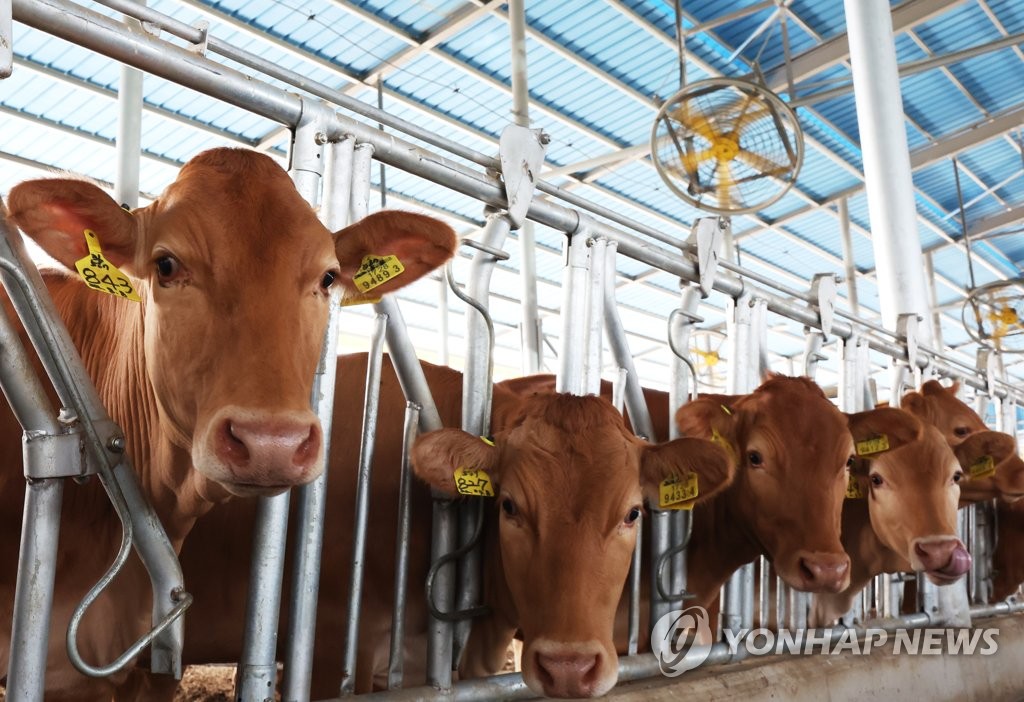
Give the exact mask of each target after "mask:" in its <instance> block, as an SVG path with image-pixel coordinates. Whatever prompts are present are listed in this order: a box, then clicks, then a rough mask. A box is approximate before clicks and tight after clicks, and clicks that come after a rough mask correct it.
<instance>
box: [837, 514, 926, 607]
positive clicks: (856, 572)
mask: <svg viewBox="0 0 1024 702" xmlns="http://www.w3.org/2000/svg"><path fill="white" fill-rule="evenodd" d="M869 499H871V498H870V497H868V498H865V499H858V500H845V501H844V502H843V526H842V534H841V537H840V539H841V542H842V544H843V550H844V551H846V552H847V553H848V554H849V555H850V587H849V588H847V590H848V591H859V590H860V589H861V588H863V587H864V586H865V585H867V583H868V582H870V580H871V578H873V577H874V576H876V575H878V574H880V573H893V572H897V571H901V570H902V571H905V570H910V563H908V562H907V560H906V559H905V558H903V557H902V556H900V554H898V553H896V552H895V551H893V550H892V549H891V548H889V547H888V546H886V545H885V544H884V543H883V542H882V540H881V539H879V538H878V535H877V534H876V533H875V530H874V529H873V528H872V526H871V514H870V511H869V507H868V500H869Z"/></svg>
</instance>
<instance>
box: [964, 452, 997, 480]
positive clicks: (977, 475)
mask: <svg viewBox="0 0 1024 702" xmlns="http://www.w3.org/2000/svg"><path fill="white" fill-rule="evenodd" d="M967 473H968V474H969V475H970V476H971V480H980V479H981V478H987V477H989V476H992V475H995V474H996V462H995V460H993V458H992V456H982V457H981V458H979V459H978V460H976V461H975V462H974V463H972V464H971V467H970V468H968V469H967Z"/></svg>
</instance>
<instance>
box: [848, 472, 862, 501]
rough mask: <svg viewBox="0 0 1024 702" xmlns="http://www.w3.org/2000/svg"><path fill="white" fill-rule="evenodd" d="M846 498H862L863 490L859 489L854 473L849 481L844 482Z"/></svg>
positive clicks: (858, 482)
mask: <svg viewBox="0 0 1024 702" xmlns="http://www.w3.org/2000/svg"><path fill="white" fill-rule="evenodd" d="M846 499H848V500H863V499H864V491H863V490H861V489H860V481H859V480H857V477H856V476H854V475H851V476H850V480H849V482H847V483H846Z"/></svg>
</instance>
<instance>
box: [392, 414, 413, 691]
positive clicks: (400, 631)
mask: <svg viewBox="0 0 1024 702" xmlns="http://www.w3.org/2000/svg"><path fill="white" fill-rule="evenodd" d="M419 422H420V408H419V405H417V404H416V403H415V402H407V403H406V405H405V429H404V431H403V433H402V475H401V478H400V481H399V483H398V533H397V536H396V539H397V543H396V554H395V605H394V608H393V609H392V614H391V622H392V623H391V651H390V657H389V659H388V689H389V690H394V689H397V688H400V687H402V681H403V678H404V675H405V670H404V666H405V607H406V600H407V599H408V581H409V531H410V528H411V521H410V518H411V514H410V498H411V496H412V493H411V488H412V471H411V470H410V462H409V457H410V454H411V451H412V444H413V441H415V439H416V433H417V427H418V426H419Z"/></svg>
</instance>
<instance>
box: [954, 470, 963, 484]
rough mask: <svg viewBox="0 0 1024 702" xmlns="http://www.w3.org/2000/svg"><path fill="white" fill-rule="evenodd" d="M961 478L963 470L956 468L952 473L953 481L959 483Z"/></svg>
mask: <svg viewBox="0 0 1024 702" xmlns="http://www.w3.org/2000/svg"><path fill="white" fill-rule="evenodd" d="M963 479H964V472H963V471H962V470H958V471H957V472H956V473H953V482H954V483H959V482H960V481H961V480H963Z"/></svg>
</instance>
